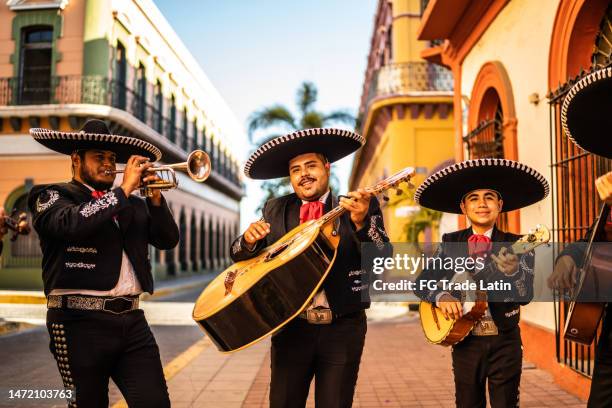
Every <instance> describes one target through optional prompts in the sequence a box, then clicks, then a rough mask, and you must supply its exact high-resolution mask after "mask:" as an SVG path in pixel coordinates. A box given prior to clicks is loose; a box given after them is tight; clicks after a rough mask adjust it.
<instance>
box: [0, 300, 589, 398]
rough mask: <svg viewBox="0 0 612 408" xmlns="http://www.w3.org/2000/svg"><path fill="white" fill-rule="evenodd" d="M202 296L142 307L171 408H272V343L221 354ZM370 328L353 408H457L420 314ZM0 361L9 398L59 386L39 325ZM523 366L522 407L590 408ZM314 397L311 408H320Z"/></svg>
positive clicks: (3, 345)
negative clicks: (211, 337)
mask: <svg viewBox="0 0 612 408" xmlns="http://www.w3.org/2000/svg"><path fill="white" fill-rule="evenodd" d="M200 291H201V290H200V289H199V288H195V289H190V290H188V291H185V292H181V293H178V294H172V295H169V296H167V297H165V298H163V299H159V300H158V301H151V302H145V303H144V308H145V311H146V313H147V317H148V319H149V320H150V321H151V322H153V325H152V329H153V332H154V334H155V337H156V338H157V341H158V343H159V346H160V350H161V356H162V362H163V364H164V367H165V371H166V376H167V377H168V379H169V380H168V386H169V390H170V396H171V399H172V403H173V407H179V408H181V407H211V408H212V407H214V408H224V407H253V408H254V407H267V405H268V404H267V401H268V393H269V380H270V368H269V364H270V357H269V341H264V342H261V343H259V344H257V345H255V346H253V347H251V348H249V349H246V350H244V351H241V352H238V353H233V354H221V353H219V352H218V351H217V350H216V348H215V347H214V345H212V344H211V343H210V341H208V339H206V338H204V337H203V335H202V333H201V332H200V330H199V329H198V328H197V327H196V326H195V324H193V323H192V322H191V319H190V311H191V308H192V305H193V303H192V302H193V301H194V300H195V298H196V297H197V296H198V295H199V293H200ZM2 306H3V307H4V306H6V305H2ZM30 306H33V307H36V306H37V305H30ZM30 306H29V308H26V309H24V310H26V312H27V314H28V315H29V316H30V318H31V320H32V321H35V320H36V319H35V318H32V316H36V315H37V314H39V311H36V310H35V309H32V308H31V307H30ZM38 306H39V307H40V305H38ZM13 307H14V309H13V313H17V311H16V305H13ZM369 321H370V324H369V328H368V335H367V340H366V348H365V351H364V356H363V360H362V365H361V369H360V373H359V381H358V384H357V390H356V394H355V403H354V406H355V407H453V406H454V399H453V398H454V397H453V384H452V372H451V368H450V367H451V363H450V350H449V349H447V348H443V347H438V346H432V345H430V344H427V343H426V341H425V340H424V338H423V335H422V332H421V328H420V326H419V323H418V320H417V315H416V313H413V312H411V313H409V314H406V311H405V308H403V307H397V306H391V305H380V304H375V307H374V308H373V309H372V310H371V312H370V313H369ZM172 323H174V324H172ZM0 359H1V361H2V362H3V364H2V370H1V371H0V383H1V384H2V392H3V395H5V394H6V390H8V389H11V388H24V387H26V388H46V389H49V388H51V389H53V388H59V387H60V386H61V382H60V377H59V374H58V373H57V369H56V366H55V363H54V360H53V359H52V358H51V354H50V353H49V351H48V336H47V333H46V332H45V330H44V328H42V327H40V326H37V327H35V328H33V329H30V330H27V331H23V332H20V333H17V334H12V335H6V336H2V337H0ZM524 366H525V367H524V372H523V379H522V384H521V406H522V407H549V406H564V407H573V408H578V407H584V406H585V404H584V403H582V402H581V401H579V400H578V399H577V398H575V397H573V396H571V395H570V394H568V393H566V392H564V391H562V390H560V389H559V387H557V386H556V385H555V384H554V383H553V382H552V380H551V377H550V376H549V375H548V374H547V373H545V372H544V371H542V370H539V369H536V368H534V367H533V365H531V364H529V362H525V365H524ZM110 395H111V406H114V407H115V408H118V407H121V406H125V405H124V404H122V403H121V395H120V393H119V392H118V390H117V389H116V387H115V386H114V384H112V382H111V386H110ZM312 395H313V392H311V398H310V400H309V402H308V406H309V407H313V406H314V401H313V398H312ZM54 406H58V407H59V406H65V405H63V404H62V403H61V401H59V400H56V401H55V403H50V402H47V403H45V402H41V401H35V402H33V403H32V402H28V403H19V404H15V402H14V401H8V400H6V399H2V400H0V407H54Z"/></svg>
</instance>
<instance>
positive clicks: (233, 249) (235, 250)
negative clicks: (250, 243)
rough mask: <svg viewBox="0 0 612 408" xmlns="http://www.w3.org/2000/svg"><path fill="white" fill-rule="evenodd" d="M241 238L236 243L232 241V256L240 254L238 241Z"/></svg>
mask: <svg viewBox="0 0 612 408" xmlns="http://www.w3.org/2000/svg"><path fill="white" fill-rule="evenodd" d="M241 239H242V238H238V239H237V240H236V241H234V245H232V254H234V255H236V254H237V253H238V252H240V249H242V248H241V246H240V240H241Z"/></svg>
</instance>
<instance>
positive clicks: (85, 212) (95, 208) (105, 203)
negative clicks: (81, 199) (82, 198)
mask: <svg viewBox="0 0 612 408" xmlns="http://www.w3.org/2000/svg"><path fill="white" fill-rule="evenodd" d="M118 202H119V200H117V197H116V196H115V193H114V192H112V191H110V192H108V193H106V194H104V195H103V196H102V197H100V198H98V199H97V200H95V201H91V202H89V203H87V204H85V206H83V208H82V209H81V211H80V213H81V215H82V216H83V217H85V218H87V217H90V216H92V215H94V214H96V213H97V212H99V211H102V210H104V209H106V208H108V207H110V206H111V205H117V203H118Z"/></svg>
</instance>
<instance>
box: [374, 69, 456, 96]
mask: <svg viewBox="0 0 612 408" xmlns="http://www.w3.org/2000/svg"><path fill="white" fill-rule="evenodd" d="M452 90H453V75H452V73H451V72H450V71H449V70H447V69H446V68H444V67H441V66H439V65H434V64H430V63H428V62H420V61H419V62H406V63H400V64H389V65H385V66H383V67H381V68H379V69H378V70H377V71H376V72H374V75H373V76H372V80H371V81H370V85H369V92H368V97H367V101H366V105H369V103H370V102H371V101H372V99H375V98H380V97H388V96H396V95H406V94H410V93H419V92H452Z"/></svg>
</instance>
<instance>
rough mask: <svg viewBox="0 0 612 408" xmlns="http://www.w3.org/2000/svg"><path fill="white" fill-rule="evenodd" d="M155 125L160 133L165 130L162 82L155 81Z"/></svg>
mask: <svg viewBox="0 0 612 408" xmlns="http://www.w3.org/2000/svg"><path fill="white" fill-rule="evenodd" d="M154 115H155V119H154V126H155V130H157V132H158V133H159V134H162V133H163V132H164V127H163V124H164V94H163V88H162V84H161V82H160V81H159V80H158V81H157V82H156V83H155V110H154Z"/></svg>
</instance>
